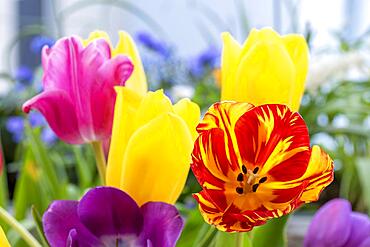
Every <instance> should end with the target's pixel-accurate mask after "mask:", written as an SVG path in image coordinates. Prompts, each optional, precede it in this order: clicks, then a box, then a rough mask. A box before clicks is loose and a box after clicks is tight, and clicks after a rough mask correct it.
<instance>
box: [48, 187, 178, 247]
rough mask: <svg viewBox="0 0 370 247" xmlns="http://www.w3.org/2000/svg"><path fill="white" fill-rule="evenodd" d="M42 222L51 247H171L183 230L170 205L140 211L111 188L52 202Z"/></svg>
mask: <svg viewBox="0 0 370 247" xmlns="http://www.w3.org/2000/svg"><path fill="white" fill-rule="evenodd" d="M42 222H43V228H44V232H45V236H46V239H47V240H48V242H49V244H50V246H51V247H64V246H81V247H82V246H97V247H98V246H99V247H100V246H101V247H104V246H107V247H108V246H136V247H147V246H153V247H172V246H175V244H176V241H177V240H178V238H179V236H180V233H181V230H182V228H183V220H182V219H181V217H180V215H179V213H178V211H177V210H176V208H175V207H174V206H173V205H170V204H166V203H163V202H148V203H146V204H144V205H142V206H141V207H139V206H138V205H137V204H136V202H135V201H134V200H133V199H132V198H131V197H130V196H129V195H127V194H126V193H125V192H123V191H121V190H119V189H116V188H111V187H98V188H94V189H91V190H89V191H88V192H87V193H86V194H85V195H84V196H83V197H82V199H81V200H80V201H54V202H53V203H52V204H51V205H50V206H49V208H48V209H47V210H46V212H45V213H44V215H43V218H42Z"/></svg>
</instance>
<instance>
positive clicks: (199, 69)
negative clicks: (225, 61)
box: [190, 45, 221, 77]
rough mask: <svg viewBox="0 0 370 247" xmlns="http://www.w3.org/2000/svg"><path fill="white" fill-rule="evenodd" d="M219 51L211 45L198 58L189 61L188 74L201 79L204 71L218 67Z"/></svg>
mask: <svg viewBox="0 0 370 247" xmlns="http://www.w3.org/2000/svg"><path fill="white" fill-rule="evenodd" d="M220 57H221V51H220V49H219V48H217V47H215V46H213V45H211V46H209V47H208V48H207V49H206V50H204V51H203V52H201V53H200V54H199V55H198V56H196V57H195V58H193V59H191V60H190V73H191V74H192V75H193V76H195V77H201V76H202V75H203V74H204V73H205V71H206V69H207V68H208V69H214V68H217V67H219V66H220Z"/></svg>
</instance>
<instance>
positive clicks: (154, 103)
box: [133, 90, 173, 130]
mask: <svg viewBox="0 0 370 247" xmlns="http://www.w3.org/2000/svg"><path fill="white" fill-rule="evenodd" d="M137 112H138V114H137V115H136V117H135V119H134V123H133V124H134V129H135V130H136V129H138V128H140V127H141V126H143V125H144V124H147V123H148V122H149V121H151V120H152V119H154V118H156V117H157V116H158V115H160V114H162V113H166V112H172V113H173V108H172V103H171V101H170V99H169V98H168V97H167V96H166V95H165V94H164V93H163V90H157V91H155V92H148V93H147V94H146V95H145V97H144V98H143V100H142V101H141V102H140V106H139V107H138V109H137Z"/></svg>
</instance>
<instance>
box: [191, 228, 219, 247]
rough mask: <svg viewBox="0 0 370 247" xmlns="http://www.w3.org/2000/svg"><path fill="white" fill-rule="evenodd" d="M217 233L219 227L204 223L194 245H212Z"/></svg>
mask: <svg viewBox="0 0 370 247" xmlns="http://www.w3.org/2000/svg"><path fill="white" fill-rule="evenodd" d="M216 233H217V229H216V228H215V227H214V226H211V225H208V224H207V223H203V226H202V228H201V229H200V231H199V233H198V236H197V238H196V240H195V242H194V244H193V247H210V246H211V243H212V242H213V239H214V237H215V236H216Z"/></svg>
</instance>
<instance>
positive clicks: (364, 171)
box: [356, 157, 370, 215]
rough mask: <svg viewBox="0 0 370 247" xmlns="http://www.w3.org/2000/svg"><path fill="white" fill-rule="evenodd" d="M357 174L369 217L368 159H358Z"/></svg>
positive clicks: (369, 161) (369, 172)
mask: <svg viewBox="0 0 370 247" xmlns="http://www.w3.org/2000/svg"><path fill="white" fill-rule="evenodd" d="M356 166H357V173H358V176H359V179H360V183H361V185H362V195H363V197H364V199H365V202H366V206H367V210H368V215H370V179H369V177H370V158H369V157H367V158H358V159H357V162H356Z"/></svg>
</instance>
